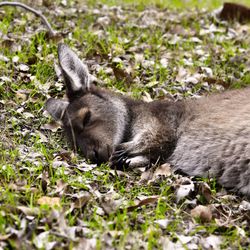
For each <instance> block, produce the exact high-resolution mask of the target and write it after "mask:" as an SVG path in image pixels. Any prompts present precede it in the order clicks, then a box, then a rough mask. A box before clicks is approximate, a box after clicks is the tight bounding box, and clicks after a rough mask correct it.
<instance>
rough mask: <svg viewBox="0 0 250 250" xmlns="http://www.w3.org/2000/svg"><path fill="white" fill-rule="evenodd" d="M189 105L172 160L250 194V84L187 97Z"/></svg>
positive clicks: (190, 173) (184, 170)
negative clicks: (203, 95)
mask: <svg viewBox="0 0 250 250" xmlns="http://www.w3.org/2000/svg"><path fill="white" fill-rule="evenodd" d="M186 109H187V113H186V119H185V120H184V122H183V123H182V124H181V125H180V127H179V129H178V137H179V138H178V142H177V145H176V148H175V151H174V152H173V154H172V156H171V157H170V159H169V160H170V162H171V163H172V164H173V165H174V167H175V168H176V169H181V170H182V171H183V172H185V173H187V174H189V175H195V176H204V175H209V176H215V177H217V179H218V180H219V183H220V184H222V185H223V186H225V187H228V188H232V189H236V190H239V191H240V192H242V193H247V194H248V195H249V196H250V88H246V89H242V90H234V91H228V92H225V93H223V94H217V95H212V96H208V97H205V98H202V99H199V100H191V101H187V104H186Z"/></svg>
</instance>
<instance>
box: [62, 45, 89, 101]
mask: <svg viewBox="0 0 250 250" xmlns="http://www.w3.org/2000/svg"><path fill="white" fill-rule="evenodd" d="M58 58H59V64H60V67H61V69H62V74H63V77H64V81H65V84H66V91H67V96H68V98H69V100H70V101H71V100H73V99H74V98H75V97H77V96H81V95H82V94H84V93H85V92H86V91H88V90H89V87H90V80H89V72H88V67H87V66H86V65H85V64H84V63H82V61H81V60H80V59H79V58H78V56H77V55H76V54H75V53H74V52H73V51H72V50H71V49H70V48H69V47H68V46H67V45H65V44H62V43H61V44H59V45H58Z"/></svg>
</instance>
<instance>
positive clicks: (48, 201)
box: [37, 196, 60, 207]
mask: <svg viewBox="0 0 250 250" xmlns="http://www.w3.org/2000/svg"><path fill="white" fill-rule="evenodd" d="M37 204H38V205H48V206H49V207H54V206H58V207H60V198H59V197H48V196H42V197H41V198H39V199H38V200H37Z"/></svg>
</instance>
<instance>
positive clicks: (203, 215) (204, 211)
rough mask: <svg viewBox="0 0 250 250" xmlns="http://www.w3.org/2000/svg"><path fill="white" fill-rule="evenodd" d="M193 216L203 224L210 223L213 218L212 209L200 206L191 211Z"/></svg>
mask: <svg viewBox="0 0 250 250" xmlns="http://www.w3.org/2000/svg"><path fill="white" fill-rule="evenodd" d="M191 216H192V217H193V218H195V219H200V221H201V222H202V223H205V222H210V221H211V220H212V218H213V215H212V211H211V209H210V207H207V206H202V205H198V206H197V207H195V208H194V209H192V210H191Z"/></svg>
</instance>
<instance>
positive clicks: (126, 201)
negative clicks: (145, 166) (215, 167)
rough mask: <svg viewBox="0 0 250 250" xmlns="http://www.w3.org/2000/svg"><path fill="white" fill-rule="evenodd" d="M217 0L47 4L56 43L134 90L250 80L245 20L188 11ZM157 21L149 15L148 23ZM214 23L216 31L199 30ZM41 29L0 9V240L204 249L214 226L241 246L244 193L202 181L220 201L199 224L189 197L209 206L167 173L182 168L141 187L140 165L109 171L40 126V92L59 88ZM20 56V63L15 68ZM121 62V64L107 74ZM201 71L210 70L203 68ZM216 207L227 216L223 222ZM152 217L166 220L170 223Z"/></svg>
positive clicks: (178, 90) (149, 93)
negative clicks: (185, 193)
mask: <svg viewBox="0 0 250 250" xmlns="http://www.w3.org/2000/svg"><path fill="white" fill-rule="evenodd" d="M101 2H102V3H106V4H108V5H115V3H117V2H115V1H101ZM118 3H119V2H118ZM220 3H221V1H210V2H209V4H207V3H205V2H204V1H171V3H170V2H167V1H166V2H164V1H156V2H155V1H154V2H151V1H150V0H149V1H147V2H146V3H145V1H141V2H138V3H136V4H135V3H134V2H132V1H125V2H123V4H125V6H124V7H121V9H122V11H123V12H122V13H121V14H120V16H119V15H118V14H117V13H119V10H118V12H117V11H116V9H115V8H111V7H107V8H106V9H105V8H104V9H103V8H102V7H101V5H98V7H97V5H96V4H95V3H94V2H92V1H89V2H88V4H89V7H88V8H87V9H85V10H84V11H83V12H77V13H75V10H74V8H73V7H72V8H71V7H70V8H66V7H63V6H62V5H60V4H59V3H57V4H55V3H50V4H51V5H50V6H49V7H48V8H43V10H44V13H45V14H46V16H47V17H48V18H49V20H50V22H51V23H52V24H53V26H54V27H55V28H56V29H57V30H59V31H61V32H62V33H63V34H64V42H65V43H67V44H69V45H70V46H71V47H72V49H74V50H75V51H77V53H78V54H79V56H80V57H81V58H85V60H86V61H87V63H88V64H89V65H90V70H91V73H92V74H94V75H95V76H96V77H97V78H98V79H99V80H100V83H99V84H100V85H101V86H102V87H107V88H111V89H113V90H114V91H117V92H121V93H123V94H125V93H126V94H127V95H130V96H133V97H135V98H152V99H156V98H163V97H166V96H167V97H169V96H171V97H172V98H177V99H178V98H184V97H190V96H191V97H192V96H197V95H198V96H200V95H201V94H204V93H207V92H210V91H214V90H218V89H221V88H232V87H237V88H239V87H242V86H245V85H247V84H249V79H250V71H249V66H248V65H249V48H248V45H249V38H247V36H245V35H244V34H245V33H244V31H243V29H246V30H247V31H248V32H249V25H245V26H240V25H239V24H237V23H218V22H217V21H216V20H215V19H214V18H213V17H211V16H210V15H209V12H207V11H205V10H194V9H193V10H192V11H187V10H185V7H186V6H187V5H188V6H189V7H196V6H199V7H206V8H207V9H212V8H215V7H218V5H219V4H220ZM242 3H244V1H242ZM245 3H246V1H245ZM73 4H74V1H71V6H73ZM131 4H132V7H131ZM151 4H154V5H157V6H158V7H160V8H158V9H156V12H155V13H153V15H152V17H151V16H150V13H148V14H146V15H144V14H143V13H144V12H143V10H144V7H143V6H144V5H146V6H149V5H151ZM116 5H117V4H116ZM55 6H57V7H55ZM135 6H136V7H135ZM165 7H171V8H170V10H165V9H164V8H165ZM176 7H178V8H182V9H181V10H176V9H175V8H176ZM54 9H57V10H58V11H59V14H55V12H54V11H53V10H54ZM98 11H99V12H98ZM166 11H167V14H166ZM66 12H67V14H66ZM60 13H61V14H60ZM143 15H144V21H140V20H141V18H142V17H143ZM103 17H105V18H106V21H107V23H105V19H103ZM153 21H156V25H151V24H150V22H153ZM147 22H148V24H147V25H146V26H144V25H145V24H146V23H147ZM213 24H214V29H215V30H214V31H210V33H207V34H204V32H207V31H208V30H209V29H210V30H211V29H212V28H213V27H212V26H211V25H213ZM40 28H41V23H40V20H39V19H37V18H35V17H33V16H30V14H26V13H22V12H21V11H20V10H17V9H14V8H4V12H1V14H0V30H1V33H0V44H1V46H2V48H3V49H2V51H1V53H0V56H1V57H0V58H1V60H0V71H1V75H0V77H1V78H0V106H1V109H0V129H1V132H0V138H1V140H0V150H1V151H0V152H1V154H0V205H1V206H0V239H1V241H0V248H4V249H11V248H14V249H15V248H21V249H28V248H34V247H36V248H40V249H46V247H47V249H48V248H49V245H48V242H49V243H50V244H51V246H53V247H54V248H57V249H62V248H67V249H72V248H74V247H75V246H77V245H78V244H83V245H84V244H87V243H88V244H94V246H95V247H96V248H97V249H108V248H115V249H139V248H145V249H164V244H167V243H166V242H168V243H169V242H170V243H171V244H174V245H175V246H181V247H183V248H184V249H188V248H189V247H190V246H191V245H190V244H189V243H190V242H193V243H194V244H198V243H195V242H199V244H198V245H197V246H198V247H199V248H200V249H202V247H203V246H204V245H202V243H201V242H200V240H198V239H200V238H204V239H206V237H208V236H210V235H214V236H216V237H219V238H220V240H221V244H220V247H221V248H222V249H230V248H231V249H238V248H239V249H247V247H248V244H249V226H248V224H247V223H246V221H247V219H245V217H244V216H246V215H245V213H243V212H240V211H239V205H240V202H241V201H242V200H241V199H238V200H236V201H235V200H232V201H230V200H229V201H227V200H226V198H225V200H222V199H220V197H221V196H223V195H221V192H222V191H221V188H220V187H218V186H217V185H216V182H215V181H211V180H209V179H203V180H202V181H203V182H206V183H208V185H209V186H210V188H211V190H212V192H213V194H214V197H215V198H214V199H213V200H212V201H211V202H210V203H211V204H212V205H214V206H217V205H218V203H219V205H220V206H219V205H218V207H216V209H217V210H216V212H217V215H218V216H219V217H218V218H214V219H213V220H212V221H211V222H209V223H205V224H204V223H201V222H200V221H195V220H193V219H192V218H191V216H190V209H191V208H192V206H193V205H192V201H194V200H195V199H197V200H198V202H197V201H196V202H197V203H198V204H204V205H208V204H207V203H208V202H207V201H206V200H204V197H202V195H200V194H199V195H197V194H196V196H195V198H192V197H187V198H185V199H183V200H181V201H180V202H176V195H175V188H174V185H173V183H175V181H177V180H179V179H180V178H182V177H180V176H174V175H173V176H171V177H169V178H164V177H162V178H160V179H159V180H156V181H154V182H152V183H151V184H149V185H144V184H141V182H140V174H138V173H137V172H132V173H131V172H130V173H118V175H117V174H116V173H115V172H114V171H113V170H111V169H110V168H109V167H108V166H107V165H106V164H104V165H102V166H98V167H97V168H94V167H93V166H92V165H91V164H89V163H86V162H85V160H84V159H83V158H82V157H81V156H79V155H73V154H72V151H71V149H70V147H69V145H67V142H66V141H65V139H64V138H63V136H62V133H61V130H60V129H59V130H58V131H57V132H56V133H55V132H51V131H50V130H45V129H43V126H44V124H47V123H49V122H50V121H51V119H50V118H49V117H47V116H46V114H45V113H44V109H43V107H44V102H45V101H46V100H47V99H48V97H49V96H56V97H62V96H63V95H64V92H65V91H64V88H63V85H62V82H60V81H59V80H58V78H57V76H56V74H55V71H54V61H57V51H56V48H57V41H53V40H49V39H48V38H47V37H46V32H45V31H41V29H40ZM239 29H242V32H240V31H238V30H239ZM233 31H234V32H236V33H234V32H233ZM211 34H212V35H211ZM233 34H236V35H235V36H234V35H233ZM7 35H8V37H7ZM194 37H195V38H196V39H193V38H194ZM117 59H120V61H119V62H118V64H116V65H115V63H117ZM164 62H165V63H164ZM22 64H25V65H26V66H28V70H22V69H21V65H22ZM114 65H115V66H114ZM117 67H118V68H119V69H120V71H119V72H116V73H115V69H116V68H117ZM204 68H205V69H204ZM206 70H207V71H208V72H210V71H211V72H212V75H211V76H210V75H209V73H207V76H206V79H204V78H201V74H205V75H206ZM182 73H183V74H184V76H182V77H180V75H181V74H182ZM191 76H198V77H200V78H197V79H199V82H198V83H194V82H192V81H191V82H187V81H185V79H186V78H188V77H191ZM126 77H127V78H126ZM178 77H179V80H178ZM126 79H130V80H126ZM155 196H158V200H157V202H153V200H152V202H149V203H146V204H145V205H142V206H139V207H138V208H137V209H133V210H132V211H130V210H129V208H131V206H134V205H136V204H137V202H138V200H143V199H145V198H152V197H155ZM43 197H49V198H55V197H56V198H59V199H60V206H59V207H58V206H55V204H54V203H53V202H54V201H53V200H50V201H47V204H40V203H39V199H43ZM226 208H228V209H229V210H225V209H226ZM37 209H38V210H37ZM230 212H232V213H233V215H232V218H231V217H230V216H229V214H230ZM223 216H225V217H227V216H228V217H229V218H230V219H232V220H231V221H228V222H227V223H226V224H225V225H223V223H222V222H223V219H224V222H225V220H226V219H225V217H223ZM157 220H167V225H166V226H165V227H163V226H160V225H159V223H157ZM220 220H221V221H222V222H221V221H220ZM47 233H48V235H47ZM239 235H240V236H241V237H239ZM182 236H185V237H191V238H192V240H193V241H192V240H191V241H190V242H186V243H183V242H185V240H186V239H187V238H185V239H183V238H182ZM91 239H92V240H93V242H94V243H93V242H92V241H91ZM84 240H85V241H84ZM164 242H165V243H164ZM170 243H169V244H170ZM178 244H180V245H178ZM172 246H173V245H172Z"/></svg>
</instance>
